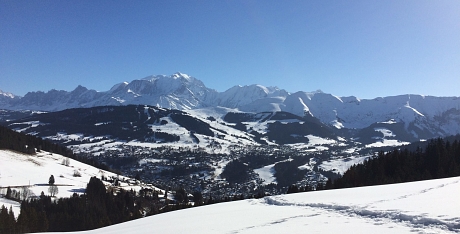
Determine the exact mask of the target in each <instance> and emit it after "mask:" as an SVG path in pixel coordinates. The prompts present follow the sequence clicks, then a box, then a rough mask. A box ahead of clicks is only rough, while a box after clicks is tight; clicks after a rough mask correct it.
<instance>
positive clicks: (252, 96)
mask: <svg viewBox="0 0 460 234" xmlns="http://www.w3.org/2000/svg"><path fill="white" fill-rule="evenodd" d="M0 104H1V106H2V109H10V110H40V111H58V110H64V109H68V108H77V107H93V106H108V105H129V104H145V105H151V106H157V107H162V108H168V109H178V110H191V109H202V108H215V107H225V108H232V109H235V110H236V111H243V112H253V113H259V112H276V111H285V112H289V113H292V114H295V115H298V116H305V115H307V116H313V117H315V118H317V119H319V120H320V121H321V122H322V123H323V124H325V125H328V126H332V127H334V128H336V129H342V128H346V129H365V128H368V127H372V125H379V126H374V127H372V128H373V129H374V128H375V127H378V128H380V127H382V126H381V125H385V126H386V127H387V128H396V129H400V128H401V126H404V130H405V131H404V132H405V133H407V134H409V135H410V136H411V137H413V138H414V139H421V138H427V137H433V136H446V135H452V134H458V133H460V97H433V96H423V95H409V94H407V95H399V96H391V97H383V98H375V99H363V100H361V99H359V98H357V97H354V96H351V97H337V96H335V95H332V94H327V93H323V92H321V91H315V92H303V91H299V92H296V93H289V92H287V91H286V90H283V89H279V88H276V87H265V86H262V85H249V86H234V87H232V88H230V89H228V90H226V91H224V92H217V91H216V90H213V89H210V88H207V87H206V86H205V85H204V84H203V82H201V81H200V80H198V79H196V78H194V77H191V76H188V75H186V74H182V73H175V74H173V75H170V76H165V75H158V76H149V77H145V78H143V79H139V80H133V81H131V82H129V83H128V82H124V83H120V84H116V85H114V86H113V87H112V88H111V89H110V90H109V91H105V92H97V91H95V90H90V89H87V88H85V87H82V86H78V87H77V88H76V89H75V90H73V91H70V92H67V91H62V90H61V91H58V90H51V91H48V92H41V91H38V92H29V93H27V94H26V95H25V96H24V97H19V96H15V95H13V94H10V93H6V92H0ZM395 124H396V125H395ZM398 124H399V125H398ZM395 126H397V127H395ZM396 129H394V130H396ZM371 131H374V130H371Z"/></svg>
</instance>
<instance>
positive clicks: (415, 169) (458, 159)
mask: <svg viewBox="0 0 460 234" xmlns="http://www.w3.org/2000/svg"><path fill="white" fill-rule="evenodd" d="M451 140H452V141H450V140H447V139H442V138H438V139H434V140H430V141H429V142H428V144H427V146H426V147H425V149H424V150H422V148H420V147H418V148H416V149H415V150H408V149H407V148H406V149H403V150H398V149H395V150H393V151H390V152H387V153H384V152H380V153H379V154H378V155H377V156H376V157H373V158H370V159H368V160H366V161H365V162H364V163H362V164H357V165H354V166H352V167H350V169H348V171H346V172H345V173H344V175H343V176H342V177H341V178H339V179H337V180H335V181H334V182H333V183H330V182H328V184H327V185H326V187H327V188H349V187H359V186H368V185H381V184H392V183H402V182H411V181H419V180H429V179H439V178H446V177H454V176H460V141H459V140H458V137H457V139H455V138H454V139H452V138H451Z"/></svg>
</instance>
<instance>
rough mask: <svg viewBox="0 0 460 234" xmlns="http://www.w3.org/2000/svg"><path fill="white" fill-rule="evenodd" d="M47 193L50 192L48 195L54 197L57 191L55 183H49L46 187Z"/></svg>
mask: <svg viewBox="0 0 460 234" xmlns="http://www.w3.org/2000/svg"><path fill="white" fill-rule="evenodd" d="M48 193H49V194H50V196H52V197H54V196H56V194H58V193H59V189H58V187H57V186H56V185H50V186H49V187H48Z"/></svg>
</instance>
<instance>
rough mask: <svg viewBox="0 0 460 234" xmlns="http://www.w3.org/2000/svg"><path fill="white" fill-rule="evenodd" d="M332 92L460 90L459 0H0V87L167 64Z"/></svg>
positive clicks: (228, 81) (44, 84)
mask: <svg viewBox="0 0 460 234" xmlns="http://www.w3.org/2000/svg"><path fill="white" fill-rule="evenodd" d="M177 71H180V72H182V73H186V74H189V75H191V76H194V77H196V78H198V79H200V80H202V81H203V82H204V84H205V85H206V86H207V87H210V88H213V89H216V90H218V91H224V90H226V89H228V88H230V87H232V86H234V85H238V84H239V85H250V84H262V85H265V86H278V87H280V88H284V89H286V90H288V91H290V92H295V91H299V90H301V91H314V90H317V89H321V90H323V91H324V92H326V93H332V94H334V95H338V96H351V95H354V96H357V97H359V98H375V97H379V96H390V95H398V94H406V93H411V94H424V95H435V96H460V1H458V0H451V1H443V0H441V1H431V0H430V1H425V0H421V1H419V0H404V1H401V0H395V1H391V0H385V1H371V0H364V1H358V0H353V1H305V0H299V1H289V0H287V1H278V0H268V1H266V0H260V1H252V0H231V1H225V0H222V1H221V0H219V1H215V0H209V1H195V0H190V1H188V0H187V1H183V0H179V1H174V0H167V1H153V0H152V1H149V0H145V1H112V0H111V1H100V0H96V1H92V0H91V1H85V0H78V1H57V0H56V1H46V0H31V1H22V0H11V1H5V0H0V89H1V90H3V91H7V92H11V93H14V94H17V95H24V94H25V93H26V92H28V91H38V90H41V91H48V90H50V89H53V88H54V89H58V90H61V89H62V90H67V91H70V90H73V89H74V88H76V87H77V85H83V86H85V87H87V88H90V89H95V90H98V91H107V90H109V89H110V88H111V86H112V85H114V84H116V83H119V82H123V81H131V80H134V79H140V78H143V77H145V76H148V75H159V74H164V75H170V74H172V73H174V72H177Z"/></svg>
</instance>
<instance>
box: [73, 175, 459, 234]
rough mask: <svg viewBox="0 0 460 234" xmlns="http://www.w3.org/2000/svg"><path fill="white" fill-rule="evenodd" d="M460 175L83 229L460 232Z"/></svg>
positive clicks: (244, 203) (209, 208) (269, 199)
mask: <svg viewBox="0 0 460 234" xmlns="http://www.w3.org/2000/svg"><path fill="white" fill-rule="evenodd" d="M459 182H460V177H455V178H447V179H439V180H430V181H421V182H412V183H404V184H395V185H383V186H371V187H361V188H351V189H339V190H327V191H319V192H307V193H298V194H290V195H279V196H273V197H265V198H262V199H252V200H244V201H237V202H228V203H220V204H216V205H209V206H202V207H198V208H191V209H186V210H180V211H175V212H170V213H165V214H160V215H156V216H151V217H147V218H142V219H138V220H134V221H131V222H127V223H122V224H117V225H113V226H109V227H105V228H101V229H97V230H92V231H85V232H79V233H150V232H151V231H152V230H155V232H158V233H457V232H459V231H460V213H459V212H458V210H459V208H460V204H459V203H458V197H457V196H456V194H459V193H460V183H459Z"/></svg>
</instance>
